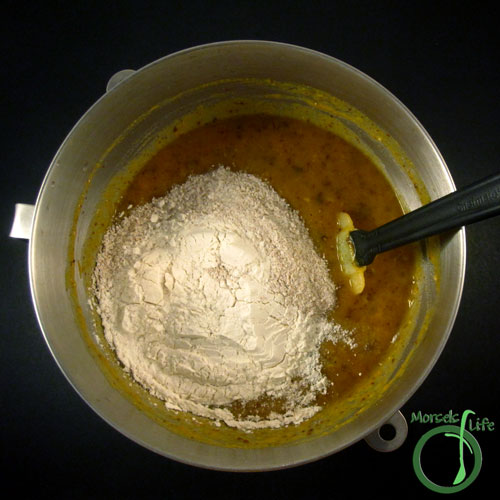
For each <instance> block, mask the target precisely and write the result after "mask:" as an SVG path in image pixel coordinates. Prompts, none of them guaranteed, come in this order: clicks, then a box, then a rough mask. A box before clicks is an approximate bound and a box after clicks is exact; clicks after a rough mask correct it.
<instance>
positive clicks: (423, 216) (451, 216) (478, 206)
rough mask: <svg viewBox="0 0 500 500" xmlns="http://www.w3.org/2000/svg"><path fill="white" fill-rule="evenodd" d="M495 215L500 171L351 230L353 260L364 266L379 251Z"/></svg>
mask: <svg viewBox="0 0 500 500" xmlns="http://www.w3.org/2000/svg"><path fill="white" fill-rule="evenodd" d="M499 214H500V174H495V175H491V176H489V177H486V178H485V179H482V180H480V181H478V182H475V183H474V184H470V185H469V186H466V187H464V188H462V189H459V190H457V191H455V192H453V193H450V194H448V195H446V196H443V197H442V198H439V199H437V200H435V201H433V202H431V203H428V204H427V205H424V206H423V207H420V208H418V209H417V210H414V211H413V212H409V213H407V214H405V215H403V216H402V217H399V218H398V219H395V220H393V221H391V222H389V223H387V224H385V225H383V226H380V227H379V228H377V229H374V230H373V231H363V230H356V231H353V232H352V233H351V234H350V236H351V238H352V241H353V243H354V246H355V249H356V257H355V258H356V262H357V264H358V265H360V266H365V265H367V264H370V263H371V262H372V261H373V259H374V258H375V255H377V254H379V253H382V252H385V251H387V250H391V249H392V248H397V247H400V246H402V245H406V244H407V243H412V242H414V241H418V240H422V239H424V238H427V237H429V236H433V235H435V234H439V233H443V232H445V231H448V230H451V229H457V228H459V227H462V226H465V225H467V224H472V223H473V222H477V221H480V220H483V219H487V218H489V217H493V216H495V215H499Z"/></svg>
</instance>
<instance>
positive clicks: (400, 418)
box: [365, 411, 408, 452]
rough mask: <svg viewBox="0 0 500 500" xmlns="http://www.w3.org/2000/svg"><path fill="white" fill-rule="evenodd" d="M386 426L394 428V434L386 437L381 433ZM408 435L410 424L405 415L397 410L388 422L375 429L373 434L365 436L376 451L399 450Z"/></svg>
mask: <svg viewBox="0 0 500 500" xmlns="http://www.w3.org/2000/svg"><path fill="white" fill-rule="evenodd" d="M385 426H389V427H392V428H393V433H394V436H391V438H390V439H385V438H383V437H382V435H381V432H380V431H381V429H382V428H383V427H385ZM407 435H408V424H407V422H406V418H405V417H404V415H403V414H402V413H401V412H400V411H397V412H396V413H395V414H394V415H393V416H392V417H391V418H390V419H389V420H387V422H385V423H384V424H382V425H381V426H380V427H379V428H378V429H375V430H374V431H373V432H372V433H371V434H368V436H366V437H365V441H366V442H367V443H368V445H369V446H370V447H371V448H373V449H374V450H376V451H384V452H385V451H394V450H397V449H398V448H399V447H400V446H401V445H402V444H403V443H404V442H405V440H406V436H407Z"/></svg>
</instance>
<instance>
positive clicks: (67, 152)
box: [29, 41, 465, 470]
mask: <svg viewBox="0 0 500 500" xmlns="http://www.w3.org/2000/svg"><path fill="white" fill-rule="evenodd" d="M242 79H243V80H242ZM257 80H261V81H263V82H264V83H263V84H261V85H256V84H254V83H252V82H255V81H257ZM273 81H277V82H288V83H291V84H292V85H295V84H297V85H305V86H310V87H313V88H315V89H318V90H319V91H321V92H326V93H328V94H331V95H332V96H335V97H336V98H338V99H340V100H342V101H344V102H345V103H347V104H348V105H350V106H353V107H354V108H356V109H357V110H359V111H360V112H361V113H362V114H364V115H366V116H367V117H368V118H369V119H370V120H373V122H374V123H375V124H376V125H377V126H378V127H379V129H378V130H379V132H380V133H382V132H384V133H386V134H389V135H387V137H389V136H390V137H391V140H393V141H394V142H395V143H397V145H398V147H400V148H401V151H402V152H403V156H404V158H405V160H404V161H407V165H406V166H405V167H404V168H403V167H402V166H401V158H402V157H401V158H396V157H395V156H394V154H392V153H391V152H390V151H388V150H387V148H385V147H384V143H383V141H381V140H380V137H377V133H378V132H374V133H372V132H370V131H368V132H367V131H365V130H362V128H361V129H360V127H359V124H358V123H354V122H350V121H349V119H348V117H347V118H346V117H345V116H343V117H342V118H341V119H342V120H343V122H344V125H346V126H347V127H348V128H350V129H352V130H353V132H354V133H356V134H357V135H359V136H360V137H361V138H362V140H363V142H364V143H365V144H367V145H368V147H370V148H371V151H372V152H373V153H374V154H375V155H376V156H377V157H378V158H379V159H380V161H381V162H382V163H383V164H384V165H385V167H386V169H387V173H388V175H389V177H390V178H391V180H392V182H393V184H394V185H395V188H396V189H397V190H398V192H399V193H400V196H401V198H402V201H403V202H404V203H405V204H406V206H407V207H408V208H409V209H413V208H416V207H417V206H419V205H420V204H421V203H422V192H420V191H419V190H418V189H417V188H416V185H417V184H418V183H419V182H421V183H422V184H423V186H424V187H425V190H426V191H427V193H428V196H429V198H430V199H435V198H438V197H441V196H443V195H445V194H447V193H449V192H450V191H452V190H454V184H453V181H452V178H451V176H450V173H449V171H448V169H447V167H446V165H445V163H444V161H443V159H442V157H441V156H440V154H439V152H438V150H437V148H436V146H435V145H434V143H433V142H432V140H431V139H430V137H429V136H428V134H427V133H426V131H425V130H424V129H423V127H422V126H421V125H420V124H419V123H418V121H417V120H416V119H415V117H414V116H413V115H412V114H411V113H410V112H409V111H408V110H407V109H406V108H405V106H404V105H403V104H401V103H400V102H399V101H398V100H397V99H396V98H395V97H394V96H393V95H391V94H390V93H389V92H388V91H387V90H386V89H384V88H383V87H382V86H380V85H379V84H378V83H376V82H375V81H374V80H372V79H371V78H369V77H368V76H366V75H364V74H363V73H361V72H360V71H358V70H356V69H354V68H352V67H350V66H349V65H347V64H345V63H343V62H341V61H338V60H337V59H334V58H333V57H329V56H327V55H324V54H321V53H318V52H314V51H311V50H308V49H305V48H301V47H296V46H292V45H287V44H281V43H274V42H265V41H233V42H222V43H216V44H210V45H205V46H200V47H194V48H191V49H187V50H184V51H181V52H178V53H175V54H172V55H169V56H167V57H165V58H163V59H160V60H158V61H155V62H153V63H152V64H149V65H148V66H146V67H144V68H142V69H140V70H138V71H124V72H121V73H119V74H117V75H115V76H114V78H112V79H111V80H110V82H109V85H108V91H107V93H106V94H105V95H104V96H103V97H102V98H101V99H100V100H99V101H98V102H96V104H95V105H94V106H93V107H92V108H91V109H90V110H89V111H88V112H87V113H86V114H85V115H84V116H83V117H82V118H81V120H80V121H79V122H78V123H77V124H76V125H75V127H74V128H73V130H72V131H71V132H70V134H69V135H68V137H67V138H66V140H65V141H64V143H63V144H62V146H61V147H60V149H59V151H58V152H57V154H56V156H55V158H54V160H53V162H52V164H51V165H50V168H49V170H48V172H47V175H46V177H45V180H44V182H43V185H42V187H41V189H40V193H39V196H38V199H37V202H36V206H35V210H34V215H33V224H32V229H31V234H30V238H29V239H30V241H29V272H30V281H31V289H32V295H33V302H34V305H35V309H36V313H37V315H38V319H39V322H40V325H41V328H42V330H43V334H44V336H45V339H46V341H47V344H48V346H49V348H50V350H51V352H52V354H53V356H54V358H55V360H56V361H57V363H58V364H59V366H60V368H61V370H62V371H63V373H64V374H65V376H66V377H67V379H68V380H69V381H70V383H71V384H72V385H73V387H74V388H75V389H76V391H78V393H79V394H80V395H81V397H82V398H83V399H84V400H85V401H86V402H87V403H88V404H89V405H90V406H91V407H92V408H93V409H94V410H95V411H96V412H97V413H98V414H99V415H100V416H101V417H102V418H103V419H104V420H106V421H107V422H109V423H110V424H111V425H112V426H113V427H115V428H116V429H118V430H119V431H120V432H122V433H123V434H124V435H126V436H128V437H129V438H131V439H133V440H134V441H136V442H137V443H139V444H141V445H143V446H145V447H147V448H149V449H151V450H154V451H155V452H158V453H160V454H163V455H165V456H167V457H171V458H173V459H176V460H179V461H182V462H185V463H189V464H193V465H198V466H202V467H209V468H215V469H229V470H269V469H276V468H281V467H287V466H292V465H298V464H301V463H305V462H308V461H312V460H315V459H318V458H320V457H323V456H326V455H329V454H332V453H334V452H337V451H339V450H341V449H343V448H345V447H347V446H349V445H350V444H352V443H354V442H356V441H358V440H360V439H362V438H364V437H366V436H369V435H371V436H372V438H373V436H374V435H376V434H374V432H375V433H376V429H377V428H379V427H380V426H381V425H382V424H383V423H384V422H386V421H388V420H389V419H390V418H391V417H392V416H393V415H394V414H395V413H396V414H397V410H398V409H399V408H401V406H402V405H403V404H404V402H405V401H406V400H407V399H408V398H409V397H410V396H411V394H412V393H413V392H414V391H415V390H416V389H417V387H418V386H419V385H420V384H421V383H422V381H423V380H424V379H425V377H426V376H427V374H428V373H429V371H430V370H431V368H432V367H433V365H434V363H435V362H436V360H437V358H438V356H439V354H440V352H441V350H442V349H443V347H444V345H445V343H446V340H447V337H448V335H449V332H450V330H451V328H452V325H453V322H454V320H455V316H456V313H457V308H458V306H459V302H460V297H461V292H462V285H463V279H464V272H465V235H464V231H463V230H462V231H459V232H457V233H456V234H455V235H453V236H452V237H450V238H448V239H447V240H442V241H441V242H440V243H439V245H440V248H439V252H438V255H439V258H438V260H439V265H438V267H439V272H440V286H439V288H438V289H436V290H434V291H426V289H425V286H423V296H422V305H421V309H422V310H421V311H420V313H419V314H420V317H421V319H420V322H419V326H418V331H415V332H414V333H413V336H414V338H413V340H415V339H417V337H418V338H419V341H418V342H416V343H415V342H413V344H412V348H411V349H407V350H406V351H405V354H404V359H402V360H401V361H400V363H399V366H400V369H399V371H398V373H397V374H396V375H394V376H393V378H394V379H395V382H394V383H392V384H389V385H388V389H387V391H385V393H384V394H383V395H382V397H380V398H378V400H377V402H376V403H374V404H371V405H369V407H367V408H364V409H363V411H362V412H359V415H356V416H355V417H354V418H351V419H350V420H348V421H346V422H345V424H343V425H342V426H340V427H339V428H338V429H336V430H335V431H334V432H330V433H327V434H326V435H321V436H318V437H316V438H314V439H309V440H303V441H300V440H299V441H297V442H293V443H290V444H283V445H279V446H267V447H263V448H255V449H244V448H239V447H224V446H214V445H210V444H206V443H202V442H199V441H196V440H191V439H188V438H185V437H182V436H180V435H178V434H176V433H174V432H171V431H170V430H168V429H167V428H165V426H162V425H161V424H160V423H158V422H157V421H154V419H151V418H150V417H149V416H148V415H147V414H146V413H145V412H143V411H141V410H140V409H139V408H138V407H137V406H136V405H134V404H133V403H132V402H131V401H130V400H129V399H128V398H127V397H125V396H124V395H123V393H122V392H120V391H119V390H117V389H116V388H115V387H113V386H112V384H111V383H110V382H109V379H108V378H107V377H106V376H105V375H104V373H103V370H102V369H101V366H100V364H99V362H98V361H97V360H96V357H95V356H93V355H92V354H91V353H90V351H89V348H88V343H87V342H86V341H85V340H84V338H83V336H82V328H81V324H80V322H79V321H78V318H77V316H76V313H75V305H74V301H73V300H72V297H71V294H70V293H68V274H67V270H68V260H69V259H71V258H72V257H71V256H72V255H73V258H76V259H77V260H78V259H79V258H80V257H81V252H82V246H83V244H84V241H85V238H86V236H87V231H88V228H89V226H90V224H91V220H92V217H93V215H94V213H95V210H96V207H97V206H98V204H99V202H100V200H101V198H102V195H103V192H104V190H105V189H106V187H107V186H108V185H109V183H110V181H111V180H112V179H113V178H114V176H116V174H117V173H119V172H120V171H121V170H123V169H124V168H125V167H126V165H127V163H128V162H129V161H130V159H132V158H133V157H134V156H135V155H136V154H137V152H138V151H141V149H143V148H145V147H148V144H150V143H151V142H152V141H154V140H155V138H156V136H157V134H158V133H159V132H160V131H161V130H162V129H164V128H165V127H166V126H167V125H168V124H169V123H172V122H173V121H174V120H176V119H178V118H180V117H182V116H183V115H185V114H186V113H189V112H190V111H192V110H193V109H195V108H196V107H199V106H200V105H205V104H206V103H209V102H210V100H211V99H212V100H213V99H214V95H216V96H218V97H217V98H220V96H221V95H223V94H227V93H229V94H231V95H232V96H233V97H234V96H236V97H237V96H243V97H249V96H262V95H263V93H264V94H266V95H268V96H269V95H271V94H272V92H271V90H273V89H274V87H272V82H273ZM214 82H226V83H214ZM242 82H243V83H242ZM265 82H268V83H269V85H268V87H267V88H266V89H265V90H264V91H263V90H262V85H264V87H266V85H267V84H266V83H265ZM284 100H285V101H286V96H285V99H284ZM320 104H321V103H315V102H313V101H311V102H310V106H312V107H314V106H317V107H318V109H319V107H320ZM96 164H100V167H99V168H98V169H94V168H93V167H94V166H95V165H96ZM416 179H418V180H416ZM75 228H76V234H75V235H74V236H75V238H74V241H72V237H71V234H72V231H73V230H74V229H75ZM73 242H74V248H72V244H73ZM426 286H427V285H426ZM77 288H78V294H79V301H80V307H81V309H82V311H83V316H84V321H85V322H86V323H87V324H88V326H89V328H90V329H91V328H92V323H91V321H90V319H89V318H87V315H88V314H89V312H88V306H87V304H86V301H85V293H86V291H85V288H84V284H83V282H78V276H77ZM431 311H432V313H431ZM424 323H425V331H424V333H423V334H422V333H421V332H422V328H423V324H424ZM419 332H420V333H419ZM419 335H420V336H419ZM382 444H383V443H382Z"/></svg>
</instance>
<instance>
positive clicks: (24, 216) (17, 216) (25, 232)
mask: <svg viewBox="0 0 500 500" xmlns="http://www.w3.org/2000/svg"><path fill="white" fill-rule="evenodd" d="M34 213H35V205H27V204H26V203H16V208H15V213H14V221H13V222H12V228H11V230H10V234H9V236H10V237H11V238H20V239H24V240H29V239H30V238H31V228H32V226H33V216H34Z"/></svg>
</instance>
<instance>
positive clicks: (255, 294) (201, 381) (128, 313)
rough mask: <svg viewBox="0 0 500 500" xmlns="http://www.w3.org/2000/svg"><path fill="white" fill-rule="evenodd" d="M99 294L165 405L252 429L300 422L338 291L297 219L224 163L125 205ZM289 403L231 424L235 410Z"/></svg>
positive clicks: (125, 353)
mask: <svg viewBox="0 0 500 500" xmlns="http://www.w3.org/2000/svg"><path fill="white" fill-rule="evenodd" d="M94 291H95V296H96V298H97V301H98V310H99V313H100V316H101V319H102V324H103V328H104V332H105V337H106V339H107V341H108V342H109V343H110V345H111V346H112V347H113V348H114V349H115V351H116V354H117V357H118V358H119V359H120V361H121V362H122V363H123V365H124V366H125V369H126V370H128V371H130V373H131V374H132V376H133V377H134V378H135V379H136V380H137V381H138V382H139V383H141V384H142V385H143V386H144V387H146V388H147V389H148V390H149V391H150V392H151V393H152V394H154V395H155V396H157V397H158V398H160V399H162V400H164V401H165V404H166V406H167V407H168V408H170V409H174V410H181V411H187V412H191V413H193V414H195V415H198V416H203V417H208V418H211V419H214V420H216V421H217V422H218V421H223V422H225V423H226V424H227V425H229V426H233V427H238V428H241V429H245V430H251V429H255V428H262V427H279V426H283V425H288V424H292V423H294V424H296V423H300V422H301V421H303V420H305V419H307V418H309V417H311V416H312V415H314V414H315V413H316V412H317V411H319V409H320V408H319V407H318V406H316V405H314V400H315V398H316V396H317V395H318V394H320V393H325V391H326V390H327V387H328V384H329V382H328V380H327V378H326V377H325V376H324V374H323V373H322V371H321V365H320V360H319V346H320V344H321V343H322V342H323V341H324V340H326V339H329V340H332V341H334V342H336V341H338V340H344V341H349V339H348V335H347V333H346V332H344V331H343V330H341V329H340V327H339V326H338V325H335V324H334V323H332V322H330V321H328V320H327V314H328V312H329V311H330V310H331V309H332V308H333V307H334V305H335V286H334V284H333V283H332V281H331V279H330V277H329V273H328V268H327V265H326V262H325V261H324V259H322V258H321V257H320V256H319V255H318V254H317V253H316V251H315V249H314V246H313V243H312V241H311V239H310V237H309V234H308V232H307V230H306V228H305V226H304V224H303V222H302V220H301V219H300V217H299V215H298V214H297V212H295V211H293V210H292V209H291V208H290V207H289V205H288V204H287V203H286V202H285V201H284V200H283V199H282V198H280V196H279V195H278V194H277V193H276V192H275V191H274V190H273V189H272V188H271V187H270V186H269V185H268V184H266V183H265V182H263V181H261V180H260V179H258V178H257V177H255V176H252V175H250V174H245V173H235V172H232V171H230V170H229V169H227V168H224V167H220V168H218V169H216V170H213V171H211V172H210V173H208V174H204V175H199V176H192V177H190V178H189V179H188V180H187V181H186V182H185V183H184V184H182V185H178V186H175V187H174V188H173V189H172V190H171V191H170V192H169V193H168V194H167V195H166V196H165V197H164V198H158V199H154V200H153V201H152V202H151V203H148V204H146V205H143V206H139V207H136V208H134V209H132V210H131V211H130V213H129V215H128V216H126V217H124V218H123V219H122V220H120V221H119V222H118V223H117V224H115V225H114V226H112V227H111V228H110V229H109V230H108V232H107V233H106V235H105V237H104V240H103V247H102V250H101V252H100V253H99V255H98V258H97V265H96V270H95V273H94ZM262 398H267V399H268V400H280V401H284V402H285V403H284V409H283V411H280V412H279V413H278V412H277V411H274V412H269V413H268V414H266V415H264V416H258V415H250V416H246V417H241V418H237V417H236V416H235V415H234V414H233V412H232V411H231V409H230V406H231V404H233V403H235V402H238V403H242V404H244V403H245V402H249V401H255V400H262Z"/></svg>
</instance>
